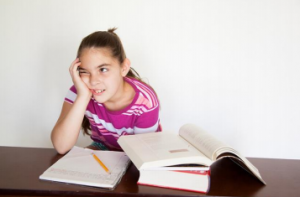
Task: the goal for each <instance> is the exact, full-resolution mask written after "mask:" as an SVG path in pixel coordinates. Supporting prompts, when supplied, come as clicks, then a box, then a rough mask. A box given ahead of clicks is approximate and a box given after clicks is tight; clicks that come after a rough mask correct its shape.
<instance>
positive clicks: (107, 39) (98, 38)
mask: <svg viewBox="0 0 300 197" xmlns="http://www.w3.org/2000/svg"><path fill="white" fill-rule="evenodd" d="M116 29H117V28H110V29H108V30H107V31H96V32H94V33H92V34H90V35H88V36H87V37H85V38H83V40H82V41H81V43H80V45H79V48H78V51H77V57H80V55H81V53H82V51H83V50H84V49H89V48H107V49H110V51H111V54H112V57H114V58H116V59H117V60H118V61H119V63H120V64H121V63H123V61H124V60H125V59H126V54H125V51H124V48H123V45H122V42H121V40H120V38H119V36H118V35H117V34H116V33H115V32H114V31H115V30H116ZM126 77H130V78H134V79H137V80H139V81H140V82H142V83H145V82H143V81H142V79H141V78H140V75H139V74H138V73H137V72H136V71H135V70H134V69H133V68H132V67H130V70H129V72H128V73H127V75H126ZM148 86H149V85H148ZM81 127H82V130H83V134H87V135H90V133H89V130H91V126H90V122H89V120H88V119H87V118H86V117H85V116H84V118H83V121H82V125H81Z"/></svg>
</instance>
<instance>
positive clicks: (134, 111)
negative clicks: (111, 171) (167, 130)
mask: <svg viewBox="0 0 300 197" xmlns="http://www.w3.org/2000/svg"><path fill="white" fill-rule="evenodd" d="M115 30H116V28H113V29H109V30H108V31H98V32H95V33H92V34H90V35H88V36H87V37H85V38H84V39H83V40H82V42H81V44H80V46H79V48H78V52H77V58H76V59H75V60H74V61H73V62H72V64H71V66H70V69H69V71H70V74H71V77H72V81H73V83H74V85H73V86H72V87H71V88H70V90H69V92H68V94H67V96H66V98H65V102H64V104H63V107H62V111H61V114H60V117H59V119H58V120H57V122H56V124H55V126H54V128H53V130H52V133H51V140H52V143H53V145H54V147H55V149H56V150H57V151H58V153H60V154H64V153H66V152H67V151H69V150H70V149H71V148H72V147H73V146H74V145H75V143H76V141H77V138H78V135H79V132H80V128H81V127H82V129H83V131H84V133H85V134H88V135H91V139H92V140H93V143H92V144H91V145H90V146H88V148H91V149H101V150H121V148H120V146H119V145H118V143H117V140H118V138H119V137H120V136H121V135H133V134H139V133H147V132H157V131H161V127H160V120H159V102H158V99H157V96H156V94H155V92H154V90H153V89H152V88H151V87H150V86H149V85H146V84H145V83H144V82H142V81H141V79H140V77H139V75H138V74H137V73H136V72H135V71H134V69H133V68H131V67H130V61H129V59H127V58H126V55H125V51H124V49H123V46H122V43H121V40H120V39H119V37H118V36H117V34H116V33H114V31H115ZM88 130H90V131H91V133H89V132H88Z"/></svg>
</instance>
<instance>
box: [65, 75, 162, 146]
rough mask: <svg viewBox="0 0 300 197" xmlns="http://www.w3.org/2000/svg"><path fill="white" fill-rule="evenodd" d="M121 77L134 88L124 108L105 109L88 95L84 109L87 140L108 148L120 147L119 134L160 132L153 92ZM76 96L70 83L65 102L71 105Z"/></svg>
mask: <svg viewBox="0 0 300 197" xmlns="http://www.w3.org/2000/svg"><path fill="white" fill-rule="evenodd" d="M124 80H125V81H126V82H127V83H128V84H130V85H131V86H132V87H133V88H134V90H135V96H134V98H133V101H132V102H131V104H130V105H128V106H127V107H126V108H125V109H122V110H120V111H108V110H107V109H106V108H105V106H104V105H103V104H102V103H98V102H97V101H96V100H95V99H94V98H92V99H91V100H90V102H89V104H88V106H87V109H86V111H85V116H86V117H87V118H88V120H89V122H90V125H91V131H92V133H91V139H92V140H94V141H96V142H100V143H102V144H104V145H105V146H106V147H107V148H108V149H110V150H122V149H121V147H120V146H119V144H118V143H117V140H118V139H119V137H120V136H121V135H134V134H140V133H149V132H157V131H161V126H160V120H159V101H158V99H157V96H156V94H155V93H154V91H153V90H152V89H151V88H150V87H149V86H148V85H146V84H144V83H142V82H140V81H138V80H136V79H133V78H128V77H125V78H124ZM76 97H77V91H76V89H75V86H72V87H71V88H70V90H69V92H68V94H67V96H66V98H65V101H66V102H69V103H71V104H73V102H74V101H75V99H76Z"/></svg>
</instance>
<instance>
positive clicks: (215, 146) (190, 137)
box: [179, 124, 227, 161]
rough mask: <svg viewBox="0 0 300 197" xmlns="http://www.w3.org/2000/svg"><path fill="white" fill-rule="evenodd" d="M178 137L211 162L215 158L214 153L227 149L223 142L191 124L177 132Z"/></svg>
mask: <svg viewBox="0 0 300 197" xmlns="http://www.w3.org/2000/svg"><path fill="white" fill-rule="evenodd" d="M179 135H180V136H181V137H182V138H184V139H185V140H187V141H188V142H190V143H191V144H192V145H193V146H195V147H196V148H197V149H198V150H199V151H201V152H202V153H203V154H205V155H206V156H207V157H208V158H210V159H211V160H213V161H215V160H216V158H217V154H216V152H217V151H218V150H219V149H222V148H224V147H227V145H225V144H224V143H223V142H221V141H219V140H217V139H216V138H214V137H213V136H212V135H210V134H208V133H207V132H206V131H204V130H203V129H201V128H199V127H197V126H196V125H192V124H186V125H183V126H182V127H181V128H180V130H179Z"/></svg>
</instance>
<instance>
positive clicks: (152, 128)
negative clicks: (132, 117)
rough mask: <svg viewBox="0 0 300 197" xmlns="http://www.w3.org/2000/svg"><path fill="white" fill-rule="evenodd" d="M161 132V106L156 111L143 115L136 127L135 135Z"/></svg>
mask: <svg viewBox="0 0 300 197" xmlns="http://www.w3.org/2000/svg"><path fill="white" fill-rule="evenodd" d="M157 131H161V126H160V120H159V106H157V107H156V108H155V109H153V110H151V111H148V112H145V113H143V114H141V115H140V116H139V117H138V118H137V120H136V124H135V127H134V134H141V133H151V132H157Z"/></svg>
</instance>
